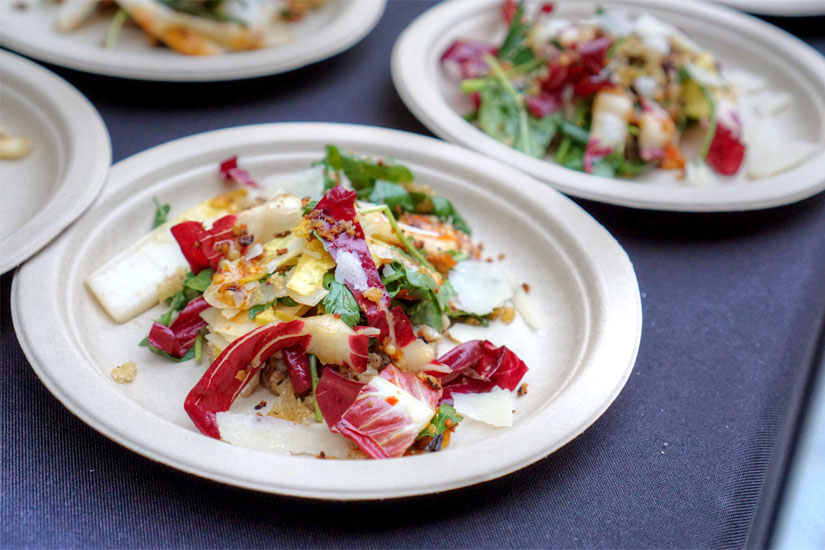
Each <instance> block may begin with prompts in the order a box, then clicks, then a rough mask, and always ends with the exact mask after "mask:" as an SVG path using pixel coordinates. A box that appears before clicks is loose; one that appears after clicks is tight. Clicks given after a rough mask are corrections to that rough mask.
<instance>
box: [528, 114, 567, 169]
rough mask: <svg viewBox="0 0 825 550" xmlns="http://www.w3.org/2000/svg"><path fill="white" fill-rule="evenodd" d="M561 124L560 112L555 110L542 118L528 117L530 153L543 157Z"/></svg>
mask: <svg viewBox="0 0 825 550" xmlns="http://www.w3.org/2000/svg"><path fill="white" fill-rule="evenodd" d="M559 124H561V114H560V113H558V112H555V113H553V114H551V115H547V116H545V117H542V118H535V117H532V116H531V117H530V134H529V135H530V140H531V144H530V154H531V155H532V156H534V157H536V158H543V157H544V155H545V154H546V153H547V147H549V146H550V142H551V141H553V137H555V135H556V132H558V129H559Z"/></svg>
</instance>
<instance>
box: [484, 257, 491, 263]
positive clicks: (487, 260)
mask: <svg viewBox="0 0 825 550" xmlns="http://www.w3.org/2000/svg"><path fill="white" fill-rule="evenodd" d="M484 261H485V262H487V263H488V264H491V263H493V259H492V258H487V259H486V260H484Z"/></svg>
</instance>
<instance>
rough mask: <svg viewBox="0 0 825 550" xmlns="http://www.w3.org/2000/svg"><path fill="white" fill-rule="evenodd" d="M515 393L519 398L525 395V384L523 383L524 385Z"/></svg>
mask: <svg viewBox="0 0 825 550" xmlns="http://www.w3.org/2000/svg"><path fill="white" fill-rule="evenodd" d="M517 393H518V396H519V397H522V396H524V395H527V382H525V383H524V384H522V385H521V386H519V387H518V392H517Z"/></svg>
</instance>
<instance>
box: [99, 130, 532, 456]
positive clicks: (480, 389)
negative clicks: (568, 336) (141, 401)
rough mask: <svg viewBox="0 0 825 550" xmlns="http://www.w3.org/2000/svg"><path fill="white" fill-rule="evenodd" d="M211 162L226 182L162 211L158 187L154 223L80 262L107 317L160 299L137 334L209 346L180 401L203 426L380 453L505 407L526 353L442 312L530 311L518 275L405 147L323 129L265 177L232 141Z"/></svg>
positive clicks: (255, 440) (281, 441) (468, 317)
mask: <svg viewBox="0 0 825 550" xmlns="http://www.w3.org/2000/svg"><path fill="white" fill-rule="evenodd" d="M220 174H221V176H222V178H223V179H224V180H225V181H226V182H227V184H228V185H230V186H231V189H230V190H228V191H227V192H226V193H224V194H222V195H220V196H218V197H215V198H213V199H210V200H208V201H205V202H204V203H201V204H199V205H196V206H195V207H193V208H190V209H189V210H187V211H186V212H184V213H183V214H182V215H180V216H178V217H177V218H176V219H174V220H168V216H169V212H170V206H169V205H165V204H161V203H160V202H159V201H157V200H156V201H155V215H154V219H153V227H154V228H153V230H152V232H151V233H149V234H148V235H147V236H145V237H144V238H143V239H141V240H140V241H139V242H138V243H135V245H133V246H132V247H130V248H129V249H127V250H125V251H123V252H122V253H121V254H120V255H118V256H117V257H115V258H113V259H111V260H110V261H109V262H108V263H107V264H106V265H104V266H102V267H100V268H99V269H97V270H96V271H95V272H93V273H92V274H91V275H90V276H89V278H88V279H87V285H88V286H89V288H90V289H91V290H92V292H93V293H94V294H95V296H96V297H97V298H98V301H99V302H100V303H101V305H103V307H104V308H105V309H106V311H107V312H108V313H109V314H110V315H111V316H112V318H113V319H115V320H116V321H118V322H124V321H126V320H128V319H131V318H133V317H134V316H135V315H137V314H139V313H141V312H142V311H145V310H146V309H148V308H149V307H151V306H152V305H153V304H157V303H158V301H160V302H163V303H165V305H166V306H165V307H166V312H165V313H164V314H163V315H161V316H160V317H158V318H157V319H156V320H155V321H154V322H153V323H152V325H151V327H149V328H148V331H147V336H146V338H145V339H144V340H143V341H142V342H141V343H140V345H141V346H143V347H144V348H146V349H147V350H149V351H151V352H154V353H156V354H159V355H161V356H163V357H164V358H165V359H168V360H170V361H173V362H180V361H188V360H194V361H197V362H201V361H203V360H204V358H207V359H208V360H209V363H210V364H209V367H208V368H207V369H206V371H205V372H204V373H203V375H202V377H201V378H200V381H198V382H197V384H195V386H194V387H193V388H192V389H191V391H190V392H189V394H188V396H187V397H186V399H185V402H184V403H183V405H184V408H185V410H186V412H187V413H188V415H189V417H190V418H191V420H192V422H193V423H194V425H195V426H196V427H197V428H198V429H199V430H200V431H201V432H203V433H204V434H206V435H208V436H210V437H214V438H218V439H223V440H225V441H229V442H231V443H235V444H239V445H243V446H251V447H254V448H266V449H272V448H278V449H281V450H286V451H290V452H294V453H310V454H315V455H317V456H322V457H337V458H346V457H364V456H366V457H371V458H389V457H399V456H403V455H405V454H411V453H418V452H428V451H437V450H439V449H441V448H442V447H445V446H446V445H448V444H449V440H450V434H451V433H452V432H453V431H454V430H455V429H456V427H457V426H458V425H459V423H460V422H461V421H462V420H463V419H464V416H471V417H473V418H474V419H476V420H480V421H482V422H487V423H491V424H494V425H509V424H511V423H512V413H513V409H514V402H513V399H514V396H515V395H516V393H515V392H516V391H517V390H519V391H518V394H519V395H521V394H523V393H525V392H526V385H524V384H522V378H523V377H524V375H525V374H526V372H527V370H528V369H527V366H526V365H525V364H524V363H523V362H522V361H521V360H520V359H519V358H518V356H517V355H516V354H515V353H514V352H513V351H511V350H510V349H508V348H507V347H506V346H503V345H502V346H497V345H494V344H493V343H491V342H489V341H487V340H468V341H459V340H458V339H457V338H456V337H455V336H454V335H453V334H451V332H450V329H451V327H453V326H455V325H456V324H458V323H469V324H473V325H478V326H480V325H484V326H487V325H488V324H489V323H494V322H495V323H499V322H504V323H509V322H511V321H513V319H514V318H515V317H516V306H517V307H518V311H519V312H520V313H521V314H522V317H523V318H524V320H525V321H527V322H528V323H531V324H533V325H534V326H536V325H537V324H538V321H537V318H536V315H535V313H534V312H533V311H532V310H531V309H530V307H529V301H528V300H526V298H525V294H526V292H527V290H528V288H529V287H527V285H520V284H519V285H516V284H513V283H511V282H510V280H509V278H508V275H507V273H506V272H505V271H504V269H503V267H502V266H501V264H500V263H498V262H495V261H493V259H492V258H487V259H486V260H485V259H482V247H481V246H480V245H478V244H475V243H473V241H472V239H471V237H470V228H469V226H468V224H467V222H466V221H465V220H464V218H463V217H462V216H461V215H460V214H459V212H458V211H457V210H456V208H455V206H454V205H453V203H452V202H450V201H449V200H448V199H446V198H444V197H441V196H439V195H437V194H435V193H434V192H433V191H432V190H431V189H430V188H429V187H427V186H424V185H421V184H419V183H416V182H415V180H414V178H413V174H412V173H411V172H410V170H409V169H408V168H407V167H405V166H403V165H401V164H396V163H393V162H391V161H389V160H373V159H369V158H361V157H359V156H357V155H353V154H350V153H346V152H343V151H341V150H339V149H338V148H337V147H335V146H327V148H326V154H325V156H324V157H323V158H322V159H321V160H320V161H319V162H318V163H316V165H315V166H313V167H312V168H311V169H309V170H308V171H306V172H302V173H299V174H295V175H291V176H289V177H286V178H285V179H281V180H280V181H276V182H274V183H270V184H269V185H267V186H262V185H259V184H258V182H257V181H256V180H255V179H254V178H252V176H251V175H250V174H249V173H248V172H247V171H246V170H244V169H242V168H240V167H239V166H238V163H237V158H235V157H233V158H230V159H228V160H226V161H225V162H223V163H222V164H221V165H220ZM285 188H289V189H290V190H291V192H287V191H285ZM440 346H441V348H442V349H443V348H444V347H447V348H450V349H449V350H448V351H446V353H441V354H440V355H439V347H440ZM258 387H263V388H266V389H267V390H269V392H270V394H268V395H269V396H268V397H267V398H266V399H262V400H260V402H259V403H258V405H256V406H255V410H251V411H247V414H239V413H237V412H229V409H230V406H231V405H232V403H233V402H234V401H235V399H236V398H237V397H238V396H239V395H244V396H248V395H250V394H251V392H253V391H255V390H256V388H258Z"/></svg>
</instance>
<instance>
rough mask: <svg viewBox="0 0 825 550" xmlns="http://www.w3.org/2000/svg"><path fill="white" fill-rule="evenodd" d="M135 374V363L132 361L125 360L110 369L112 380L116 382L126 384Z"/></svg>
mask: <svg viewBox="0 0 825 550" xmlns="http://www.w3.org/2000/svg"><path fill="white" fill-rule="evenodd" d="M135 376H137V365H136V364H135V362H134V361H126V362H125V363H123V364H122V365H119V366H117V367H115V368H113V369H112V380H114V381H115V382H117V383H118V384H128V383H129V382H131V381H132V380H134V379H135Z"/></svg>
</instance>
